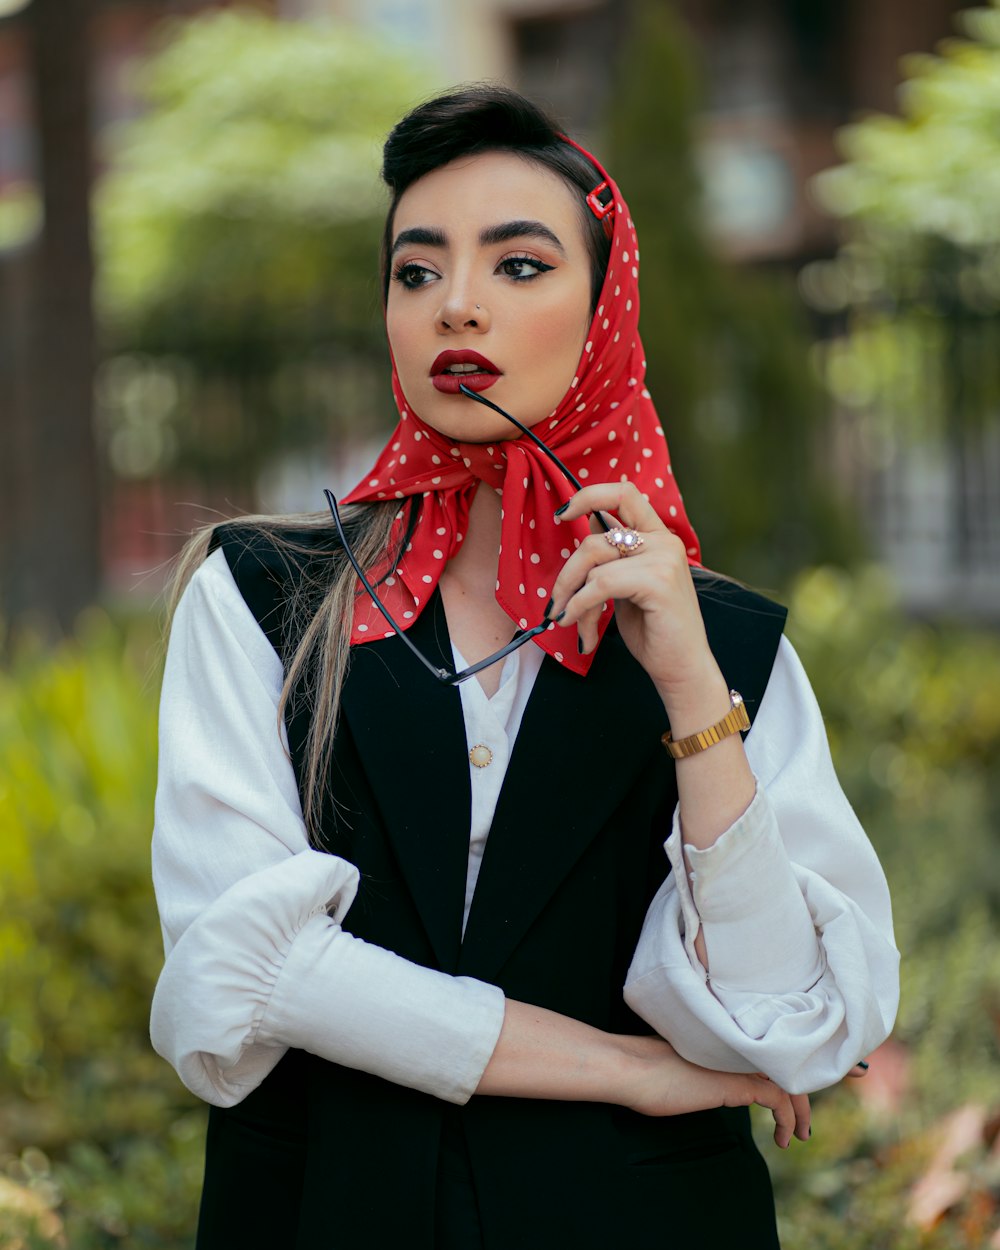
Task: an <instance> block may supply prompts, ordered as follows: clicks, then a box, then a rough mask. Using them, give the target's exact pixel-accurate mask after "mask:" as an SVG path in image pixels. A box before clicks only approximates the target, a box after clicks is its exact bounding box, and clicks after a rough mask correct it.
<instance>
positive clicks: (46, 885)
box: [0, 612, 203, 1250]
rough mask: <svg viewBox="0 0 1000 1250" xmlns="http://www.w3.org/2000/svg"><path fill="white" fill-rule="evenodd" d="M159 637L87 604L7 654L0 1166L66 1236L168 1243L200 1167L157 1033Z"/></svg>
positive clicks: (1, 751) (184, 1099)
mask: <svg viewBox="0 0 1000 1250" xmlns="http://www.w3.org/2000/svg"><path fill="white" fill-rule="evenodd" d="M151 644H152V640H151V638H150V637H149V636H148V634H146V635H144V634H143V633H142V632H141V631H138V630H136V629H134V628H133V630H132V631H130V633H129V634H128V635H127V636H123V635H122V633H121V632H120V631H118V630H116V629H115V628H114V627H112V625H111V624H110V622H109V621H108V620H107V619H106V618H105V617H103V616H102V615H100V614H99V613H97V612H94V613H92V614H91V615H90V616H89V617H88V618H87V619H86V620H85V621H84V622H83V624H82V626H81V631H80V636H79V638H78V640H77V641H75V642H70V643H67V644H65V645H64V646H62V647H60V648H59V649H58V650H57V651H55V652H52V653H45V652H43V651H41V650H38V651H33V650H31V649H22V650H21V652H20V653H19V654H18V655H17V656H16V657H15V658H14V659H13V661H12V662H11V664H10V666H9V667H8V668H7V669H5V670H0V810H2V822H0V823H2V827H3V837H2V839H0V1001H2V1002H3V1005H4V1007H3V1012H2V1015H0V1177H2V1173H3V1171H4V1170H6V1172H7V1174H8V1176H9V1177H10V1178H11V1179H12V1180H14V1181H16V1182H17V1183H18V1184H20V1185H21V1186H22V1187H23V1188H24V1189H25V1190H27V1192H28V1193H29V1194H34V1195H35V1196H37V1197H39V1198H40V1200H41V1201H42V1202H43V1203H44V1204H46V1205H52V1204H59V1205H60V1207H61V1213H62V1216H63V1219H64V1223H65V1231H66V1235H67V1238H68V1243H69V1245H71V1246H72V1247H73V1250H98V1248H99V1247H100V1248H103V1247H108V1246H118V1245H128V1246H135V1247H151V1248H154V1247H155V1248H157V1250H168V1247H169V1248H171V1250H173V1248H174V1247H176V1246H179V1245H181V1244H183V1241H184V1238H185V1236H186V1234H187V1233H188V1232H189V1229H190V1225H191V1218H192V1211H193V1210H194V1206H195V1202H196V1195H197V1187H198V1184H199V1182H200V1167H201V1151H202V1142H201V1137H202V1132H201V1125H202V1120H203V1116H202V1112H201V1111H200V1110H198V1109H196V1108H195V1107H194V1104H193V1100H191V1099H190V1098H189V1097H188V1096H187V1095H186V1094H185V1093H184V1091H183V1090H182V1089H181V1087H180V1086H179V1084H178V1082H177V1081H176V1079H175V1078H174V1077H173V1075H172V1074H171V1073H170V1072H169V1070H168V1069H166V1068H165V1065H164V1064H163V1063H162V1062H161V1061H160V1060H159V1059H158V1058H157V1056H156V1055H155V1054H153V1052H152V1051H151V1049H150V1046H149V1040H148V1010H149V1000H150V996H151V992H152V987H153V984H154V982H155V978H156V975H157V972H158V970H159V967H160V964H161V962H162V946H161V944H160V934H159V929H158V925H157V923H156V913H155V907H154V902H153V897H152V890H151V887H150V883H149V853H148V846H149V831H150V828H151V825H152V796H153V787H154V783H155V760H156V723H155V711H154V706H155V705H154V697H155V696H154V688H155V683H154V682H153V680H152V677H153V674H152V672H151V663H150V657H151V656H152V655H153V654H154V652H153V648H152V645H151ZM5 1163H6V1165H7V1166H6V1168H4V1164H5ZM0 1206H2V1204H0ZM8 1222H9V1217H8ZM2 1227H3V1226H2V1225H0V1229H2ZM4 1244H7V1243H6V1242H5V1243H4ZM11 1244H14V1243H11Z"/></svg>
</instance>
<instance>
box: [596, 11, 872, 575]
mask: <svg viewBox="0 0 1000 1250" xmlns="http://www.w3.org/2000/svg"><path fill="white" fill-rule="evenodd" d="M633 10H634V28H633V30H632V31H631V34H630V36H629V42H628V46H627V47H626V49H625V51H624V54H623V57H622V61H621V64H622V66H623V70H622V75H621V81H620V82H619V84H618V88H617V90H616V93H615V97H614V102H613V105H612V111H611V128H610V133H609V146H610V149H611V154H612V158H613V166H612V167H613V169H614V170H615V176H616V178H617V180H618V181H619V183H620V184H621V186H622V189H623V191H624V192H625V194H626V196H627V197H628V201H629V205H630V207H631V210H632V215H633V217H634V218H635V222H636V228H637V231H638V235H639V242H640V246H641V249H642V270H641V276H640V283H641V289H642V322H641V329H642V337H643V343H644V345H645V348H646V353H647V356H648V359H649V380H650V387H651V389H652V391H653V395H654V397H655V398H656V400H657V403H658V404H659V407H660V413H661V416H662V418H663V422H664V427H665V429H666V432H667V436H668V439H669V442H670V447H671V453H672V455H673V458H674V462H675V464H676V467H677V474H678V479H679V481H680V482H681V485H682V487H683V489H684V491H685V500H686V503H687V505H688V509H689V511H690V513H691V515H692V516H693V517H694V518H695V521H696V525H697V527H698V530H699V534H700V536H701V539H702V545H703V551H704V553H705V559H706V561H707V562H708V563H709V565H710V566H711V567H713V568H718V569H721V570H724V571H727V572H733V573H736V574H737V575H739V576H740V577H744V578H747V579H748V580H750V581H753V582H756V583H758V584H769V585H775V584H779V583H780V582H782V581H783V580H784V579H785V578H787V577H788V576H790V574H791V573H792V571H793V570H795V569H798V568H801V567H803V566H804V565H806V564H815V563H817V562H821V561H831V560H832V561H838V562H839V561H842V560H845V559H848V558H849V557H851V556H852V555H855V554H856V553H857V551H858V550H859V538H858V536H857V535H856V534H855V533H853V532H852V530H851V527H850V524H849V523H848V521H847V519H846V517H845V514H844V512H843V510H842V508H841V507H840V505H839V504H838V502H837V497H836V494H835V492H834V490H833V488H832V486H831V484H830V481H829V478H828V475H827V474H826V473H825V471H824V470H823V469H822V468H821V467H820V465H819V458H820V456H819V444H820V441H821V437H820V436H821V433H822V421H823V419H824V415H825V407H826V405H825V400H824V398H823V396H822V393H821V391H820V388H819V386H818V385H817V383H816V382H815V380H814V378H813V375H812V373H811V370H810V367H809V363H808V338H807V332H806V327H805V326H804V325H803V324H802V321H801V306H800V305H799V303H798V301H797V298H796V296H795V292H794V289H793V288H792V285H791V283H790V281H789V279H788V277H787V276H786V275H783V274H781V273H778V272H773V271H766V270H760V271H754V270H750V269H747V268H740V269H737V268H733V267H729V266H726V265H725V264H724V263H723V262H721V261H720V260H719V259H718V258H717V257H716V256H715V255H714V254H713V253H712V251H711V250H710V248H709V247H708V245H707V242H706V240H705V238H704V236H703V234H702V231H701V227H700V223H701V220H702V218H703V215H704V214H703V206H702V196H701V188H700V185H699V182H698V178H697V176H696V173H695V169H694V163H693V153H692V147H691V128H692V121H693V117H694V112H695V107H696V101H697V95H698V86H697V83H696V81H695V77H694V73H693V69H692V67H693V66H694V65H695V63H696V57H695V54H694V52H693V50H692V49H691V48H690V47H689V46H688V43H687V39H686V37H685V36H684V34H683V33H682V29H681V25H680V22H679V20H678V19H677V18H676V17H674V16H673V15H672V13H671V11H670V6H668V5H665V4H662V3H659V2H658V0H642V2H641V3H638V4H636V5H634V6H633Z"/></svg>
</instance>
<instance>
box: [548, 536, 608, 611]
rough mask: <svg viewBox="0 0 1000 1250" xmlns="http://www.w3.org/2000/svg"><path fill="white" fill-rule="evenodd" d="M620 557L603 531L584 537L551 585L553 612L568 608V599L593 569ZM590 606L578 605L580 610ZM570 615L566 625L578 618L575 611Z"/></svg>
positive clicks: (580, 586)
mask: <svg viewBox="0 0 1000 1250" xmlns="http://www.w3.org/2000/svg"><path fill="white" fill-rule="evenodd" d="M621 559H622V557H621V556H620V555H619V553H618V550H617V548H615V547H612V546H611V544H610V543H609V542H607V540H606V539H605V538H604V535H603V533H596V534H591V535H590V537H589V538H585V539H584V540H583V542H582V543H581V544H580V545H579V547H577V548H576V550H575V551H574V552H573V553H572V554H571V555H570V557H569V559H568V560H567V561H566V563H565V564H564V565H563V566H562V568H561V569H560V571H559V576H558V577H557V578H556V580H555V582H554V584H553V586H552V600H553V607H552V611H553V613H557V612H561V611H562V610H563V609H564V608H568V606H569V601H570V599H571V598H572V597H573V595H575V594H576V592H577V591H578V590H580V589H581V588H582V587H583V586H584V585H585V584H586V582H587V578H588V576H589V574H590V573H591V571H592V570H593V569H595V568H598V567H599V566H600V565H603V564H613V563H614V562H615V561H619V560H621ZM591 606H593V605H592V604H591V603H588V604H586V605H583V604H580V605H578V607H579V610H580V612H583V611H584V610H585V608H586V607H591ZM570 616H571V619H570V620H568V621H567V622H566V624H568V625H569V624H573V623H574V622H576V621H577V620H578V619H579V617H578V616H577V615H576V613H571V614H570Z"/></svg>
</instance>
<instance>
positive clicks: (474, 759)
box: [469, 742, 493, 768]
mask: <svg viewBox="0 0 1000 1250" xmlns="http://www.w3.org/2000/svg"><path fill="white" fill-rule="evenodd" d="M469 762H470V763H471V764H472V766H473V767H474V768H488V767H489V766H490V764H492V763H493V752H492V751H491V750H490V748H489V747H488V746H486V744H485V743H483V742H477V743H476V745H475V746H474V747H473V748H472V750H471V751H470V752H469Z"/></svg>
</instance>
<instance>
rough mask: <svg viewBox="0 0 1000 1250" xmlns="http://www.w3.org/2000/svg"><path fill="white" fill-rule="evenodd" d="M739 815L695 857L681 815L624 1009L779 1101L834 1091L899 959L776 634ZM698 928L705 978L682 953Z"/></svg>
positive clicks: (852, 820)
mask: <svg viewBox="0 0 1000 1250" xmlns="http://www.w3.org/2000/svg"><path fill="white" fill-rule="evenodd" d="M746 751H747V758H748V760H749V762H750V766H751V768H752V769H753V771H754V774H755V776H756V778H757V793H756V796H755V798H754V800H753V802H752V803H751V805H750V807H749V808H748V810H747V811H746V812H745V813H744V815H743V816H742V817H740V819H739V820H737V821H736V822H735V824H734V825H733V826H732V827H731V828H729V829H728V830H726V832H725V833H724V834H722V836H721V837H720V838H719V839H718V841H717V842H716V844H715V845H714V846H713V847H711V848H710V849H708V850H704V851H701V850H697V849H695V848H693V847H688V848H686V849H687V852H688V858H689V862H690V865H691V869H692V881H691V882H690V883H689V882H688V878H687V875H686V873H685V868H684V860H683V852H684V849H685V848H684V847H683V846H682V834H681V821H680V813H679V812H675V814H674V826H673V830H672V832H671V835H670V837H669V838H668V840H667V843H666V848H665V849H666V851H667V855H668V858H669V860H670V863H671V867H672V869H673V871H672V872H671V873H670V875H669V876H668V877H667V879H666V881H665V882H664V883H663V885H662V886H661V887H660V890H659V891H658V893H657V894H656V896H655V898H654V899H653V902H652V904H651V905H650V908H649V911H648V913H647V916H646V921H645V924H644V926H643V930H642V934H641V936H640V939H639V943H638V946H637V948H636V952H635V956H634V958H633V961H632V966H631V968H630V969H629V973H628V977H627V980H626V986H625V998H626V1001H627V1002H628V1004H629V1006H630V1007H631V1008H632V1009H633V1011H635V1012H636V1013H637V1014H638V1015H639V1016H641V1017H642V1018H643V1019H644V1020H646V1021H647V1023H649V1024H651V1025H652V1026H653V1028H655V1029H656V1030H657V1032H659V1033H660V1034H661V1035H662V1036H663V1037H665V1038H666V1039H667V1040H668V1041H669V1042H671V1044H672V1045H673V1046H674V1047H675V1048H676V1049H677V1050H678V1052H679V1053H680V1054H682V1055H683V1056H684V1057H685V1058H687V1059H689V1060H691V1061H692V1062H695V1063H698V1064H701V1065H703V1066H705V1067H711V1068H718V1069H721V1070H725V1071H741V1072H765V1073H766V1074H767V1075H768V1076H770V1077H771V1078H772V1079H773V1080H775V1081H776V1082H777V1083H778V1084H779V1085H781V1086H782V1087H783V1088H784V1089H786V1090H788V1091H789V1092H790V1093H802V1092H807V1091H811V1090H816V1089H821V1088H823V1087H824V1086H827V1085H832V1084H834V1083H836V1082H837V1081H839V1080H840V1079H841V1078H842V1077H843V1076H844V1075H845V1074H846V1073H847V1072H848V1071H849V1070H850V1069H851V1068H852V1067H853V1066H854V1064H856V1063H857V1061H858V1060H859V1059H861V1058H863V1057H864V1056H865V1055H866V1054H867V1053H869V1052H870V1051H871V1050H872V1049H874V1048H875V1047H876V1046H877V1045H879V1044H880V1043H881V1042H882V1041H884V1040H885V1038H886V1037H887V1036H888V1034H889V1031H890V1029H891V1028H892V1024H893V1021H894V1019H895V1014H896V1008H897V1005H898V999H899V955H898V952H897V950H896V947H895V944H894V941H893V932H892V915H891V909H890V904H889V894H888V887H887V885H886V881H885V876H884V874H883V872H882V869H881V867H880V865H879V863H878V860H877V858H876V856H875V852H874V850H873V849H872V846H871V844H870V843H869V841H868V839H867V837H866V836H865V833H864V831H863V830H862V828H861V826H860V824H859V823H858V820H857V817H856V816H855V814H854V812H853V810H852V809H851V806H850V804H849V803H848V801H847V799H846V797H845V795H844V793H843V791H842V790H841V788H840V784H839V782H838V780H837V777H836V774H835V772H834V769H833V763H832V760H831V758H830V751H829V746H828V744H827V739H826V731H825V729H824V726H823V718H822V715H821V713H820V710H819V706H818V705H817V703H816V698H815V696H814V694H813V692H812V688H811V686H810V684H809V680H808V678H807V677H806V674H805V672H804V670H803V668H802V665H801V663H800V661H799V658H798V656H797V655H796V653H795V650H794V648H793V647H792V645H791V643H789V642H788V640H787V639H784V638H783V639H782V641H781V645H780V647H779V650H778V655H777V658H776V660H775V665H774V669H773V671H772V674H771V678H770V681H769V682H768V686H767V690H766V692H765V695H764V698H763V699H762V701H761V706H760V709H759V711H758V714H757V717H756V719H755V721H754V725H753V728H752V729H751V731H750V733H749V734H748V735H747V739H746ZM699 927H701V928H702V929H703V931H704V936H705V947H706V951H707V955H708V965H709V969H710V973H706V971H705V969H704V967H703V966H702V964H701V962H700V960H699V959H698V957H697V955H696V954H695V949H694V941H695V937H696V936H697V933H698V930H699Z"/></svg>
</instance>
